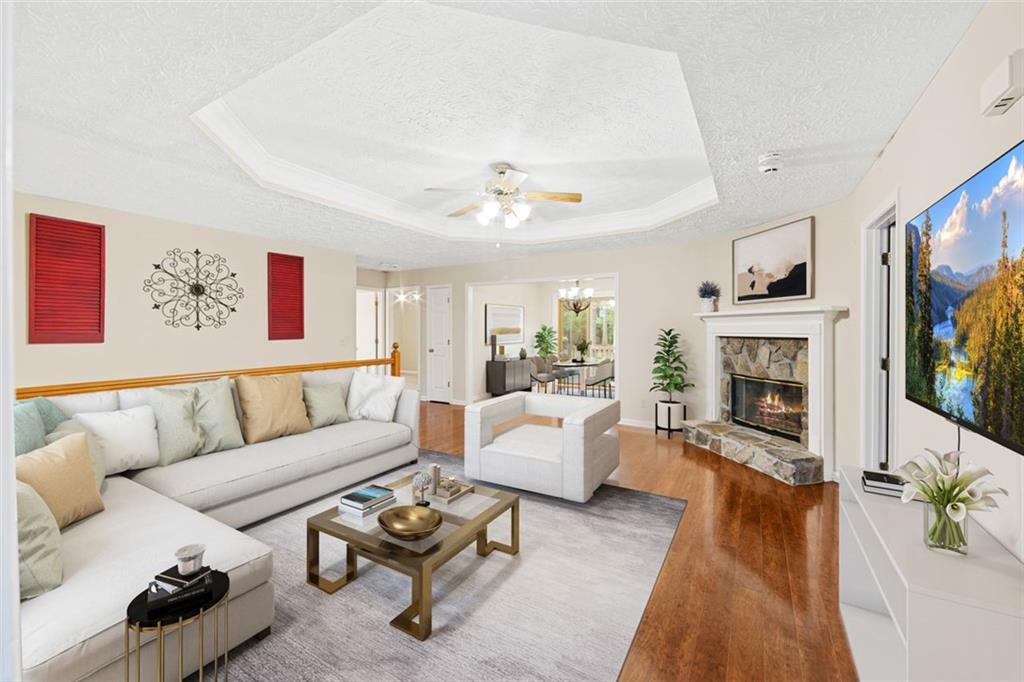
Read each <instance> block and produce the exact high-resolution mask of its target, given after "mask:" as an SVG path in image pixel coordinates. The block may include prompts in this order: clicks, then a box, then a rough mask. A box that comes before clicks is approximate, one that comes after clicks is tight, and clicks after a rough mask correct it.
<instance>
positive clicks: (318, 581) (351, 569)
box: [306, 528, 359, 594]
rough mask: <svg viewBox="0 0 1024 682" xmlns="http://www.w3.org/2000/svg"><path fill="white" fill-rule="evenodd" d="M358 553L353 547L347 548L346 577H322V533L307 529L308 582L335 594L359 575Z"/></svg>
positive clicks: (348, 546) (347, 546)
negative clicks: (332, 578)
mask: <svg viewBox="0 0 1024 682" xmlns="http://www.w3.org/2000/svg"><path fill="white" fill-rule="evenodd" d="M357 562H358V558H357V557H356V551H355V550H354V549H353V548H352V546H351V545H346V547H345V575H343V576H341V577H340V578H337V579H335V580H329V579H327V578H325V577H323V576H322V575H320V532H319V531H317V530H315V529H313V528H307V529H306V582H308V583H309V584H310V585H316V586H317V587H319V588H320V589H321V590H323V591H324V592H326V593H327V594H334V593H335V592H337V591H338V590H340V589H341V588H343V587H345V585H348V584H349V583H350V582H352V581H353V580H355V579H356V576H357V575H358V573H359V567H358V563H357Z"/></svg>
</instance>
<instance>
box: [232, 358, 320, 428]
mask: <svg viewBox="0 0 1024 682" xmlns="http://www.w3.org/2000/svg"><path fill="white" fill-rule="evenodd" d="M235 385H236V386H237V387H238V399H239V400H241V401H242V436H244V437H245V442H246V443H262V442H263V441H267V440H271V439H272V438H278V437H280V436H290V435H292V434H296V433H305V432H306V431H309V430H310V429H312V428H313V427H312V426H311V425H310V423H309V417H307V416H306V404H305V403H304V402H302V377H301V376H300V375H298V374H276V375H273V376H267V377H251V376H246V375H242V376H240V377H238V378H237V379H235Z"/></svg>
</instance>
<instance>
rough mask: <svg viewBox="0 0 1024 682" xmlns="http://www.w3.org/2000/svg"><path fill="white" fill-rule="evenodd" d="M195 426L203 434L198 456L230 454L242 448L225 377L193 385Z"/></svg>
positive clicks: (232, 400) (236, 416) (239, 429)
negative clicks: (224, 451)
mask: <svg viewBox="0 0 1024 682" xmlns="http://www.w3.org/2000/svg"><path fill="white" fill-rule="evenodd" d="M195 388H196V424H198V425H199V428H200V430H202V432H203V438H204V442H203V446H202V447H201V448H200V450H199V454H200V455H206V454H209V453H211V452H220V451H221V450H232V449H234V448H240V447H242V446H243V445H245V441H244V440H243V439H242V427H241V426H239V424H238V415H236V414H235V399H234V398H233V397H232V395H231V380H230V379H228V378H227V377H223V378H221V379H217V380H216V381H205V382H203V383H201V384H196V387H195Z"/></svg>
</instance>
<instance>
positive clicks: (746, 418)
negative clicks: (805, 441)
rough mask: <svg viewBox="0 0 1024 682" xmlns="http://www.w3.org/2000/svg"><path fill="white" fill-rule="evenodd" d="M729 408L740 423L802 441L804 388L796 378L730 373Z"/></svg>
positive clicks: (735, 420)
mask: <svg viewBox="0 0 1024 682" xmlns="http://www.w3.org/2000/svg"><path fill="white" fill-rule="evenodd" d="M730 377H731V379H730V382H729V383H730V384H731V386H732V388H731V392H730V400H729V409H730V413H731V414H732V420H733V421H734V422H736V423H737V424H742V425H744V426H750V427H752V428H755V429H758V430H760V431H764V432H766V433H770V434H773V435H776V436H782V437H783V438H788V439H790V440H795V441H798V442H799V441H800V435H801V433H802V431H803V415H804V387H803V384H800V383H797V382H794V381H778V380H775V379H759V378H757V377H751V376H746V375H743V374H732V375H730Z"/></svg>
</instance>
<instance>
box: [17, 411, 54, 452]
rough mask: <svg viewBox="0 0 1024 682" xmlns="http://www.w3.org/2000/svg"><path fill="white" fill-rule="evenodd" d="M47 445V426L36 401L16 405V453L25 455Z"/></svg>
mask: <svg viewBox="0 0 1024 682" xmlns="http://www.w3.org/2000/svg"><path fill="white" fill-rule="evenodd" d="M44 445H46V427H45V426H44V425H43V416H42V415H41V414H39V408H38V407H37V406H36V404H35V403H18V404H17V405H15V406H14V454H15V455H24V454H25V453H26V452H32V451H33V450H38V449H39V448H41V447H43V446H44Z"/></svg>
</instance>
